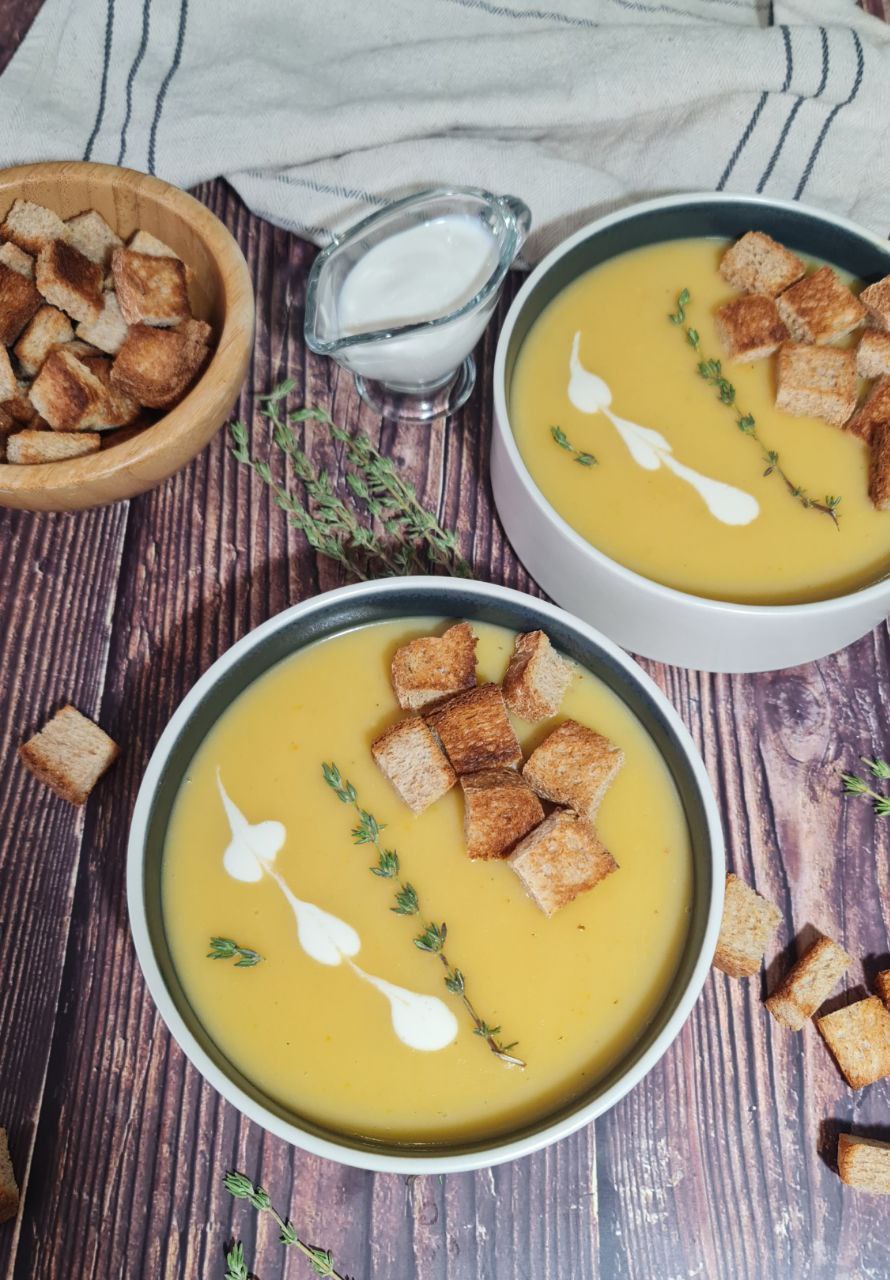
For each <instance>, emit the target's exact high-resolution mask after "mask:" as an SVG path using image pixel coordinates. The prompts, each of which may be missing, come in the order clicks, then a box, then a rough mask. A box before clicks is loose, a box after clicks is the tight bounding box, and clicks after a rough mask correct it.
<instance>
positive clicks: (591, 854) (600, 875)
mask: <svg viewBox="0 0 890 1280" xmlns="http://www.w3.org/2000/svg"><path fill="white" fill-rule="evenodd" d="M507 862H508V863H509V865H510V866H511V867H512V868H513V870H514V871H515V872H516V874H517V875H518V876H519V879H520V880H521V881H522V887H523V888H524V889H525V892H526V893H527V894H528V896H529V897H530V898H531V900H532V902H534V904H535V906H537V907H540V909H541V910H542V911H543V912H544V915H545V916H552V915H553V914H554V913H555V912H556V911H558V910H559V909H560V907H565V906H567V905H568V904H569V903H570V902H572V901H573V900H574V899H575V898H577V896H578V894H579V893H585V892H586V891H587V890H588V889H593V888H594V887H595V886H596V885H598V884H599V882H600V881H601V880H604V879H605V877H606V876H607V875H610V874H611V873H612V872H613V871H616V870H617V869H618V864H617V863H616V861H615V859H614V858H613V857H612V855H611V853H609V851H608V849H607V848H606V847H605V845H604V844H603V843H602V841H601V840H600V838H599V836H598V835H597V834H596V832H595V831H594V829H593V827H592V826H591V825H590V823H589V822H585V821H584V819H583V818H580V817H579V816H578V814H577V813H573V812H572V811H571V810H570V809H557V810H556V811H555V812H553V813H551V814H550V817H549V818H545V819H544V821H543V822H542V823H540V824H539V825H538V826H537V827H535V829H534V830H533V831H531V832H529V834H528V835H527V836H526V837H525V838H524V839H523V840H520V842H519V844H518V845H517V846H516V848H515V849H514V850H513V852H512V853H511V854H510V856H509V857H508V858H507Z"/></svg>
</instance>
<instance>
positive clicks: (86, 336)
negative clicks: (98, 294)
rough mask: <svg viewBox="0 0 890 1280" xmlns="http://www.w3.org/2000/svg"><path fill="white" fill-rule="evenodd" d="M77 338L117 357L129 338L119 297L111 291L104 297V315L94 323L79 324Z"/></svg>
mask: <svg viewBox="0 0 890 1280" xmlns="http://www.w3.org/2000/svg"><path fill="white" fill-rule="evenodd" d="M77 336H78V338H79V339H80V340H81V341H82V342H88V343H89V344H90V345H91V346H93V347H97V348H98V349H99V350H100V351H104V352H106V354H108V355H110V356H116V355H117V353H118V352H119V351H120V349H121V347H122V346H123V345H124V342H125V341H126V337H127V322H126V320H125V319H124V317H123V316H122V315H121V309H120V306H119V305H118V301H117V295H116V294H114V293H112V292H111V290H109V291H108V292H106V293H104V294H103V295H102V314H101V315H100V316H99V318H98V320H94V321H93V322H92V323H88V324H79V325H78V326H77Z"/></svg>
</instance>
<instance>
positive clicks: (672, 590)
mask: <svg viewBox="0 0 890 1280" xmlns="http://www.w3.org/2000/svg"><path fill="white" fill-rule="evenodd" d="M707 204H723V205H731V204H754V205H759V206H761V207H763V208H766V209H779V210H785V211H787V212H793V213H803V214H805V215H807V216H809V217H813V218H816V219H819V220H821V221H822V222H825V223H827V224H829V225H833V226H836V227H840V228H842V229H843V230H845V231H849V232H851V233H853V234H855V235H857V236H859V237H860V238H862V239H866V240H870V241H871V242H872V244H873V245H874V246H875V247H876V248H878V249H879V250H880V251H881V253H883V254H884V255H885V256H887V259H888V269H890V246H888V243H887V241H885V240H882V239H881V237H880V236H877V235H875V234H874V233H873V232H871V231H869V230H868V229H867V228H865V227H861V226H859V224H858V223H856V222H853V220H852V219H850V218H846V217H843V216H842V215H841V214H835V213H828V212H827V211H825V210H822V209H816V208H814V207H813V206H812V205H808V204H803V203H802V202H801V201H799V200H779V199H774V198H773V197H771V196H761V195H743V194H741V193H739V192H735V193H731V192H725V191H716V192H715V191H696V192H689V193H685V194H682V193H681V194H679V195H670V196H658V197H656V198H654V199H652V200H641V201H637V202H636V203H634V204H629V205H625V206H623V207H622V208H621V209H618V210H616V211H615V212H614V213H609V214H605V215H603V217H601V218H595V219H594V220H593V221H592V222H588V223H587V224H586V225H585V226H583V227H581V228H579V230H578V231H576V232H574V233H573V234H572V235H571V236H569V237H568V239H566V240H563V241H561V242H560V243H559V244H558V245H556V246H555V247H554V248H553V249H551V250H550V252H549V253H548V254H547V255H546V256H545V257H544V258H542V259H541V261H540V262H539V263H538V265H537V266H536V267H535V269H534V270H533V271H532V272H531V273H530V275H529V276H528V279H527V280H526V281H525V282H524V283H523V285H522V287H521V288H520V290H519V292H518V293H517V294H516V297H515V298H514V299H513V302H512V303H511V305H510V309H509V311H508V312H507V315H506V318H505V319H504V323H503V325H502V326H501V331H500V333H499V334H498V341H497V348H496V351H495V359H494V368H493V370H492V395H493V400H494V413H493V415H492V416H493V423H492V434H493V436H494V434H495V433H496V434H497V439H498V443H499V444H500V445H501V446H502V447H503V449H504V451H505V453H506V455H507V458H508V460H509V463H510V466H511V467H512V470H513V473H514V474H515V475H516V477H517V478H518V480H519V481H520V483H521V484H522V487H523V496H524V497H525V498H527V499H528V500H529V501H531V503H532V504H533V505H534V507H535V508H536V509H537V511H538V513H539V514H540V515H541V516H543V517H544V519H545V520H547V521H548V522H549V523H550V524H551V525H552V526H553V527H554V528H555V530H556V531H557V533H558V534H559V535H560V536H561V537H562V538H564V539H567V540H568V541H569V542H570V543H571V545H572V547H573V549H574V550H575V551H577V552H578V553H579V554H581V555H583V556H585V557H586V558H587V559H588V560H590V561H591V562H592V563H593V564H595V565H597V566H598V567H599V568H600V569H604V570H606V571H608V572H610V573H612V574H614V575H615V576H616V577H618V578H621V579H623V580H624V581H625V582H626V583H627V584H628V585H629V586H631V587H632V588H634V589H635V590H636V591H637V592H638V593H642V594H647V595H649V596H650V597H651V599H652V601H653V602H654V603H653V607H656V606H657V605H658V603H671V604H675V605H676V604H683V605H686V606H691V607H697V608H698V609H702V610H705V611H707V612H708V613H711V614H720V615H722V616H724V617H726V616H732V615H737V616H740V617H744V618H745V619H757V618H779V619H781V618H783V617H786V618H792V617H793V618H795V619H800V620H805V619H807V618H812V619H813V620H814V621H815V620H816V619H818V618H824V617H825V616H826V615H827V614H833V613H843V612H845V611H846V610H847V609H849V608H853V607H854V606H858V605H861V604H863V603H864V604H868V603H870V602H871V601H872V600H876V599H880V598H881V597H883V596H886V597H888V599H890V576H888V577H885V578H879V579H878V581H877V582H873V583H871V584H870V585H869V586H866V587H858V588H856V589H855V590H854V591H847V592H845V593H844V594H843V595H838V596H830V597H828V599H826V600H808V601H805V602H802V603H798V604H745V603H741V602H739V601H734V600H719V599H715V598H713V597H711V596H701V595H696V594H695V593H694V592H691V591H681V590H680V589H679V588H677V587H669V586H667V585H665V584H664V583H662V582H656V581H655V579H653V578H647V577H646V576H645V575H644V574H641V573H638V572H637V571H636V570H635V569H629V568H628V567H627V566H626V565H623V564H621V562H620V561H618V560H614V559H613V558H612V557H611V556H608V555H606V553H605V552H604V551H601V550H600V549H599V547H597V546H595V545H594V544H593V543H592V542H588V541H587V539H586V538H584V537H582V536H581V534H580V533H578V532H577V530H576V529H573V528H572V526H571V525H570V524H569V523H568V521H567V520H566V519H565V518H564V517H563V516H562V515H560V513H559V512H558V511H557V510H556V508H555V507H554V506H553V505H552V504H551V502H550V501H549V500H548V499H547V498H546V497H545V496H544V494H543V493H542V492H541V490H540V489H539V488H538V485H537V483H536V482H535V480H534V478H533V477H532V474H531V472H530V471H529V469H528V467H527V466H526V464H525V460H524V458H523V457H522V454H521V453H520V451H519V447H518V445H517V443H516V438H515V436H514V434H513V428H512V426H511V425H510V413H509V406H508V403H507V379H506V363H507V348H508V346H509V344H510V339H511V337H512V334H513V330H514V328H515V327H516V323H517V321H518V319H519V316H520V314H521V312H522V310H523V308H524V307H525V304H526V302H527V301H528V299H529V297H530V296H531V294H532V293H533V292H534V290H535V289H536V288H537V286H538V284H539V282H540V281H541V280H542V279H543V278H544V276H545V275H547V273H548V272H549V271H550V269H551V268H552V267H553V266H554V265H555V264H556V263H557V262H559V261H560V259H561V258H563V257H565V255H566V254H567V253H570V252H571V250H572V249H574V248H575V247H576V245H579V244H582V243H583V242H584V241H585V240H587V239H589V238H590V237H591V236H593V235H597V234H599V233H600V232H601V231H604V230H606V229H607V228H608V227H612V226H616V225H618V224H619V223H622V222H626V221H628V220H629V219H630V218H634V217H636V216H638V215H640V214H646V213H656V212H658V211H659V210H662V209H677V208H683V207H686V206H698V205H707Z"/></svg>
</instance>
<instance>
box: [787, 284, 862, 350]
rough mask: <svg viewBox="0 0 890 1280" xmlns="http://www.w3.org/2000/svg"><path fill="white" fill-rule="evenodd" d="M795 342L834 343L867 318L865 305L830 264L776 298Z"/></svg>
mask: <svg viewBox="0 0 890 1280" xmlns="http://www.w3.org/2000/svg"><path fill="white" fill-rule="evenodd" d="M776 306H777V307H778V308H779V315H780V316H781V317H782V319H783V320H784V321H785V324H786V325H787V327H788V332H789V333H790V334H791V337H792V338H793V339H794V341H795V342H815V343H824V342H832V341H833V340H834V339H835V338H842V337H843V336H844V334H847V333H852V332H853V330H854V329H858V327H859V326H860V325H861V324H862V323H863V321H864V320H865V307H864V306H863V305H862V303H861V302H860V301H859V299H858V298H857V297H856V295H855V294H854V293H851V292H850V290H849V289H848V288H847V286H846V285H845V284H841V282H840V280H839V278H838V275H837V272H835V271H833V270H832V269H831V267H820V268H819V270H818V271H814V272H813V274H812V275H811V276H804V278H803V280H798V282H797V284H793V285H792V286H791V288H790V289H786V290H785V292H784V293H781V294H780V295H779V297H778V299H777V301H776Z"/></svg>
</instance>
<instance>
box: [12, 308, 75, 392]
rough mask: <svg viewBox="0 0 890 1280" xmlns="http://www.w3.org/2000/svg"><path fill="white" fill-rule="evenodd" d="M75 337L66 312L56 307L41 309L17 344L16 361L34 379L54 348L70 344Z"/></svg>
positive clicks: (30, 321) (29, 322)
mask: <svg viewBox="0 0 890 1280" xmlns="http://www.w3.org/2000/svg"><path fill="white" fill-rule="evenodd" d="M73 337H74V330H73V329H72V327H71V321H70V320H69V319H68V317H67V316H66V315H65V312H64V311H59V310H58V308H56V307H48V306H44V307H41V308H40V309H39V310H38V311H36V312H35V313H34V315H33V317H32V318H31V319H30V320H29V321H28V324H27V326H26V327H25V331H24V333H23V334H22V336H21V337H20V338H19V340H18V342H17V343H16V344H15V348H14V350H15V356H16V359H17V360H18V362H19V364H20V365H21V366H22V369H23V370H24V371H25V373H27V374H28V376H29V377H32V378H33V376H34V374H35V373H37V371H38V370H39V369H40V366H41V365H42V364H43V362H44V360H45V359H46V357H47V356H48V355H49V353H50V352H51V351H52V350H53V348H54V347H60V346H61V345H62V343H64V342H70V341H71V339H72V338H73Z"/></svg>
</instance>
